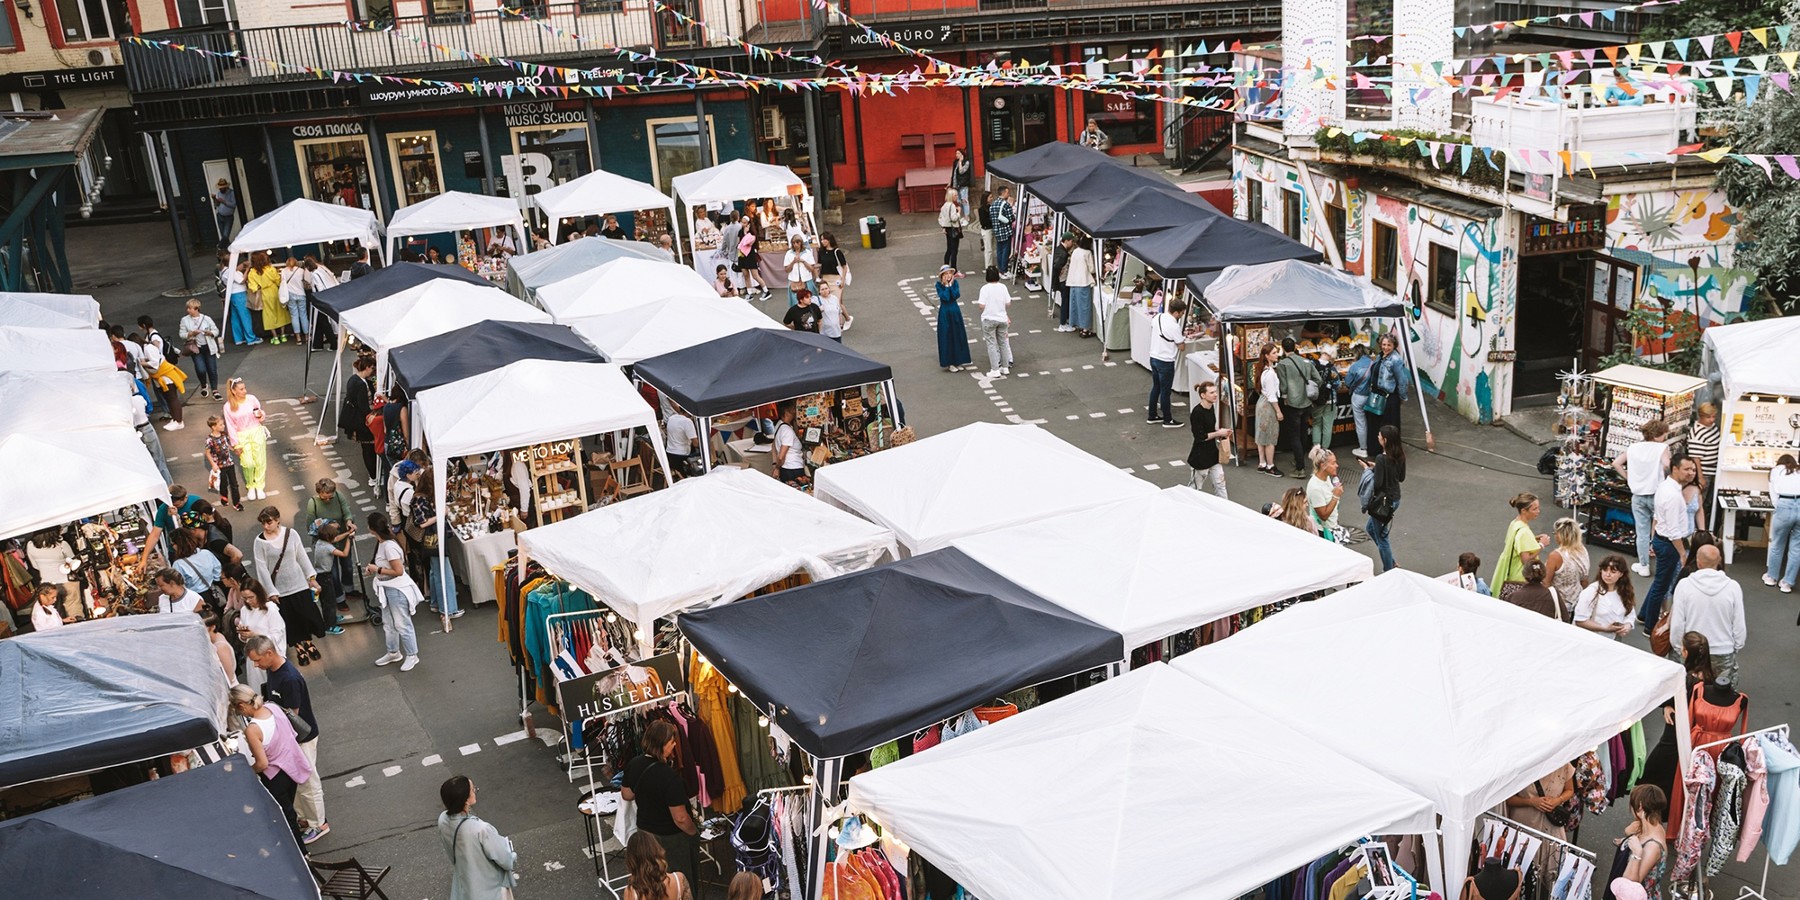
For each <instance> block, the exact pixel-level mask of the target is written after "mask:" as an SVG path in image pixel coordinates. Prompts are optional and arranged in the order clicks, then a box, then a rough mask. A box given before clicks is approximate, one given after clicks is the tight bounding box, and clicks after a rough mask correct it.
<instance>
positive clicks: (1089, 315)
mask: <svg viewBox="0 0 1800 900" xmlns="http://www.w3.org/2000/svg"><path fill="white" fill-rule="evenodd" d="M1069 324H1070V325H1073V326H1075V329H1076V330H1077V331H1093V330H1094V286H1093V285H1091V284H1090V285H1082V286H1080V287H1076V286H1075V285H1069Z"/></svg>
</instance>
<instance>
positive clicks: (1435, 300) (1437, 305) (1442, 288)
mask: <svg viewBox="0 0 1800 900" xmlns="http://www.w3.org/2000/svg"><path fill="white" fill-rule="evenodd" d="M1456 267H1457V259H1456V248H1455V247H1446V246H1444V245H1443V244H1432V245H1431V260H1430V269H1429V271H1428V272H1427V275H1428V276H1429V277H1430V279H1431V288H1430V291H1429V293H1427V294H1426V296H1425V303H1426V304H1427V305H1428V306H1430V307H1431V308H1433V309H1435V310H1437V311H1438V312H1441V313H1445V314H1447V315H1452V316H1454V315H1456V274H1457V273H1456Z"/></svg>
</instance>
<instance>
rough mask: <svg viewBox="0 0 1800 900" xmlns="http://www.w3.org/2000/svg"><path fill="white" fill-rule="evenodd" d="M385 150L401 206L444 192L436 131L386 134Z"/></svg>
mask: <svg viewBox="0 0 1800 900" xmlns="http://www.w3.org/2000/svg"><path fill="white" fill-rule="evenodd" d="M388 150H389V155H391V156H392V157H393V159H394V187H395V190H396V192H397V193H398V194H399V195H400V205H401V206H411V205H413V204H414V203H417V202H419V201H420V200H429V199H431V198H432V197H436V196H437V195H439V194H441V193H443V192H444V176H443V169H442V166H441V164H440V163H439V161H438V153H437V150H438V146H437V132H434V131H427V132H425V133H423V134H396V135H390V136H389V137H388Z"/></svg>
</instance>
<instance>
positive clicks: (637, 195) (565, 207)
mask: <svg viewBox="0 0 1800 900" xmlns="http://www.w3.org/2000/svg"><path fill="white" fill-rule="evenodd" d="M531 199H532V202H534V203H536V204H537V206H538V209H541V210H543V211H544V214H545V215H547V216H549V217H551V218H552V219H565V218H570V217H573V216H595V215H602V214H604V213H620V212H635V211H637V210H640V209H663V208H665V207H668V206H671V205H673V204H674V202H675V201H673V200H671V199H669V196H668V195H667V194H664V193H663V192H662V191H659V190H657V189H656V188H655V187H654V186H652V185H648V184H645V183H643V182H641V181H635V180H633V179H630V178H626V177H625V176H623V175H615V174H613V173H612V172H608V171H605V170H603V169H595V170H594V171H592V172H589V173H587V174H586V175H583V176H581V177H580V178H576V179H574V180H571V181H565V182H563V183H562V184H559V185H557V186H556V187H553V188H551V189H549V190H547V191H541V192H539V193H537V194H533V195H532V198H531Z"/></svg>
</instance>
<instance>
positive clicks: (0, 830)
mask: <svg viewBox="0 0 1800 900" xmlns="http://www.w3.org/2000/svg"><path fill="white" fill-rule="evenodd" d="M171 835H179V836H180V838H179V839H178V840H171V839H170V836H171ZM74 860H80V863H79V864H73V865H72V864H71V862H72V861H74ZM0 867H4V868H5V871H6V879H7V889H8V890H9V891H16V892H17V895H16V896H20V897H99V896H107V897H218V896H232V897H256V898H268V900H308V898H310V900H318V896H319V889H318V884H317V883H316V882H314V881H313V878H312V873H311V872H310V871H309V870H308V869H307V867H306V859H305V857H303V856H301V855H300V847H299V845H298V844H296V843H295V842H294V836H293V832H290V831H289V830H288V827H287V821H286V820H285V819H284V818H283V817H282V813H281V807H280V806H277V805H276V803H275V798H273V797H271V796H269V792H268V791H267V790H266V789H265V788H263V786H262V781H261V779H259V778H258V777H257V775H256V773H255V772H253V771H251V769H250V764H249V763H248V762H246V761H245V760H244V759H243V758H242V757H237V756H233V757H228V758H226V759H225V760H222V761H220V762H218V763H216V764H214V765H210V766H201V767H199V768H197V769H190V770H188V771H186V772H183V773H181V774H179V775H173V776H170V777H167V778H159V779H157V780H155V781H146V782H144V783H142V784H136V785H132V786H131V787H128V788H123V789H121V790H117V791H113V792H112V793H109V794H102V795H100V796H98V797H93V798H90V799H87V800H82V801H80V802H78V803H70V804H67V805H64V806H58V807H53V808H51V809H46V810H44V811H42V812H37V813H33V814H31V815H29V816H24V817H22V818H18V819H13V820H11V821H8V822H0Z"/></svg>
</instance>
